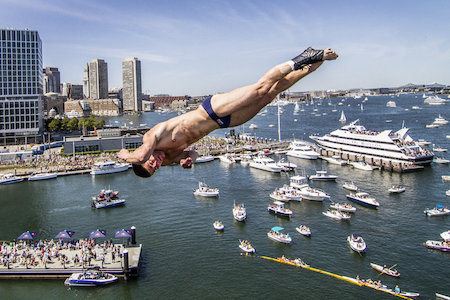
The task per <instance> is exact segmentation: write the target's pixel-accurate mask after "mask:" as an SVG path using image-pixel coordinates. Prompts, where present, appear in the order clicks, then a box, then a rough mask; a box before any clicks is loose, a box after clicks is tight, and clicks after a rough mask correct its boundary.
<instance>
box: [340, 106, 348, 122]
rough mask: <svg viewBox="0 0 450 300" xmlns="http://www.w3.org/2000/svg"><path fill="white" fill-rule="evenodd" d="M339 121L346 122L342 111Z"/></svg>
mask: <svg viewBox="0 0 450 300" xmlns="http://www.w3.org/2000/svg"><path fill="white" fill-rule="evenodd" d="M339 105H341V104H339ZM339 122H341V123H345V122H347V118H346V117H345V114H344V111H342V112H341V117H340V118H339Z"/></svg>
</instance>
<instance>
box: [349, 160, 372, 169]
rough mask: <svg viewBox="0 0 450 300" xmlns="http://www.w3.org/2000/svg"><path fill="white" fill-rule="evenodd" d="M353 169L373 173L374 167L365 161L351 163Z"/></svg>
mask: <svg viewBox="0 0 450 300" xmlns="http://www.w3.org/2000/svg"><path fill="white" fill-rule="evenodd" d="M350 164H351V165H352V166H353V167H354V168H356V169H359V170H364V171H373V170H374V167H373V166H371V165H369V164H368V163H366V162H365V161H352V162H351V163H350Z"/></svg>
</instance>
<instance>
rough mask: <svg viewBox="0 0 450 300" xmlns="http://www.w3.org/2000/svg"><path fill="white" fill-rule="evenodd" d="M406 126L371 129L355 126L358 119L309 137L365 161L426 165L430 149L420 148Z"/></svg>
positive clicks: (324, 147) (327, 146)
mask: <svg viewBox="0 0 450 300" xmlns="http://www.w3.org/2000/svg"><path fill="white" fill-rule="evenodd" d="M408 130H409V129H408V128H402V129H400V130H398V131H396V132H393V131H392V130H384V131H381V132H379V131H373V130H367V129H366V128H365V127H364V126H362V125H359V119H358V120H356V121H353V122H352V123H350V124H349V125H346V126H343V127H341V128H340V129H336V130H334V131H332V132H331V133H329V134H326V135H324V136H310V138H311V139H313V140H315V141H316V142H317V143H318V144H319V146H320V147H322V148H323V149H325V150H327V151H332V152H334V153H340V154H343V155H353V156H356V157H359V158H360V160H364V161H366V162H370V161H371V160H373V161H380V160H381V161H382V162H384V163H392V164H396V163H397V164H398V163H407V164H415V165H427V164H430V163H431V162H432V161H433V157H434V154H433V152H431V151H429V150H427V149H424V148H422V147H421V146H420V145H419V143H418V142H416V141H414V140H413V139H412V138H411V137H410V136H409V135H408Z"/></svg>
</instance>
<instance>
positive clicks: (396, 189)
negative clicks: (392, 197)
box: [388, 184, 406, 194]
mask: <svg viewBox="0 0 450 300" xmlns="http://www.w3.org/2000/svg"><path fill="white" fill-rule="evenodd" d="M388 191H389V193H397V194H398V193H403V192H404V191H406V189H405V187H404V186H401V185H399V184H394V185H393V186H392V187H391V188H390V189H388Z"/></svg>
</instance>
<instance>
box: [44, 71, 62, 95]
mask: <svg viewBox="0 0 450 300" xmlns="http://www.w3.org/2000/svg"><path fill="white" fill-rule="evenodd" d="M43 82H44V84H43V89H44V94H47V93H57V94H60V93H61V87H60V85H61V77H60V73H59V70H58V68H55V67H45V69H44V70H43Z"/></svg>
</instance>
